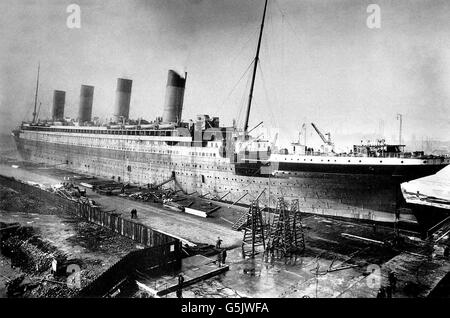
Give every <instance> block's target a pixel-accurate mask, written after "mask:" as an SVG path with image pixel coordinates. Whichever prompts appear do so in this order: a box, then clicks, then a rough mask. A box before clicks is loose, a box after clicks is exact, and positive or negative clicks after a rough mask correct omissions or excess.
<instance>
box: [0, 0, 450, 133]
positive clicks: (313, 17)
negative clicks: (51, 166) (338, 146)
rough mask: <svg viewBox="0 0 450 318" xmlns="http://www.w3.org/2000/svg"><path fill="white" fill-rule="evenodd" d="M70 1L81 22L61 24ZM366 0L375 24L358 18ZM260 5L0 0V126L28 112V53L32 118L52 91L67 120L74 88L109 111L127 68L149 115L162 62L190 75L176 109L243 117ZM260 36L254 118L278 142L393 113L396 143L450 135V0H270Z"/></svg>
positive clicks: (365, 128)
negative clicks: (274, 130)
mask: <svg viewBox="0 0 450 318" xmlns="http://www.w3.org/2000/svg"><path fill="white" fill-rule="evenodd" d="M71 3H76V4H78V5H79V6H80V7H81V29H69V28H68V27H67V26H66V19H67V17H68V15H69V14H68V13H67V12H66V8H67V6H68V5H69V4H71ZM370 3H376V4H378V5H379V6H380V8H381V28H380V29H369V28H368V27H367V25H366V19H367V17H368V15H369V13H367V12H366V8H367V6H368V5H369V4H370ZM263 5H264V1H263V0H147V1H111V0H108V1H87V0H86V1H74V0H72V1H60V0H58V1H56V0H54V1H50V0H47V1H45V0H36V1H31V0H30V1H24V0H19V1H18V0H1V1H0V12H1V14H0V119H1V124H2V127H1V131H2V132H5V131H8V130H10V129H12V128H13V127H14V126H15V125H17V124H18V123H19V122H20V121H21V120H23V119H25V118H28V119H29V118H31V113H32V107H33V102H34V87H35V77H36V68H37V64H38V61H40V62H41V85H40V93H39V100H40V101H41V102H42V107H41V111H40V117H41V118H44V117H47V116H49V114H50V109H51V103H52V95H53V90H54V89H59V90H65V91H66V92H67V96H66V115H69V116H74V117H76V115H77V112H78V102H79V90H80V85H81V84H87V85H93V86H95V92H94V106H93V116H99V117H102V118H105V117H110V116H111V114H112V107H113V103H114V92H115V88H116V87H115V86H116V79H117V78H118V77H127V78H130V79H133V91H132V98H131V111H130V116H131V117H132V118H137V117H144V118H146V119H154V118H155V117H156V116H161V114H162V107H163V103H164V91H165V84H166V80H167V71H168V69H171V68H172V69H175V70H178V71H180V72H184V71H187V72H188V80H187V88H186V95H185V105H184V112H183V118H185V119H189V118H192V117H193V116H195V115H196V114H204V113H207V114H211V115H214V116H219V117H220V118H221V121H222V123H224V124H227V125H229V124H231V121H232V119H233V118H237V119H238V120H239V122H240V123H242V119H243V113H244V111H243V108H244V106H245V104H246V101H247V94H248V82H249V80H248V79H249V77H250V72H247V73H245V71H246V69H247V67H248V66H249V64H250V63H251V61H252V58H253V55H254V52H255V49H256V41H257V32H258V28H259V23H260V18H261V15H262V9H263ZM265 31H266V32H265V33H264V38H263V44H262V51H261V71H260V72H258V78H257V81H256V88H255V100H254V106H253V108H252V114H251V121H250V126H252V125H255V124H257V123H258V122H259V121H264V122H265V127H266V128H267V127H279V128H280V132H281V136H280V138H281V139H282V140H283V139H293V138H294V136H295V134H296V130H297V129H298V127H299V126H301V124H302V123H303V122H308V123H309V122H315V123H316V124H317V125H318V126H319V127H320V128H322V130H323V132H327V131H330V132H331V133H332V134H334V135H337V134H338V135H339V134H340V135H342V134H363V133H365V134H368V133H377V132H380V130H382V129H381V127H380V123H381V122H382V123H383V124H382V125H381V126H383V127H384V129H383V130H384V133H385V135H386V137H387V138H388V139H392V138H396V136H397V135H398V121H397V120H396V114H397V113H402V114H404V118H403V122H404V127H403V130H404V135H405V136H406V138H408V139H409V138H411V137H412V135H413V134H414V135H415V138H417V139H420V138H422V137H431V138H438V139H442V140H449V139H450V137H449V135H450V107H449V105H450V1H445V0H443V1H436V0H433V1H431V0H429V1H425V0H422V1H418V0H416V1H414V0H404V1H402V0H395V1H393V0H391V1H376V0H370V1H362V0H360V1H357V0H351V1H344V0H342V1H340V0H277V1H273V0H272V1H271V2H270V5H269V11H268V17H267V23H266V30H265ZM241 77H242V79H241ZM240 79H241V80H240ZM239 80H240V81H239ZM355 136H356V135H355ZM314 138H317V136H315V137H314ZM355 138H359V137H355ZM355 141H357V140H355ZM393 141H396V140H393Z"/></svg>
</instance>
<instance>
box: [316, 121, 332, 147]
mask: <svg viewBox="0 0 450 318" xmlns="http://www.w3.org/2000/svg"><path fill="white" fill-rule="evenodd" d="M311 125H312V126H313V127H314V129H315V130H316V132H317V134H318V135H319V136H320V138H321V139H322V141H323V142H324V144H326V145H329V146H333V143H332V142H331V134H330V133H326V134H325V136H328V138H325V136H324V135H323V134H322V133H321V132H320V130H319V128H317V126H316V125H314V123H311Z"/></svg>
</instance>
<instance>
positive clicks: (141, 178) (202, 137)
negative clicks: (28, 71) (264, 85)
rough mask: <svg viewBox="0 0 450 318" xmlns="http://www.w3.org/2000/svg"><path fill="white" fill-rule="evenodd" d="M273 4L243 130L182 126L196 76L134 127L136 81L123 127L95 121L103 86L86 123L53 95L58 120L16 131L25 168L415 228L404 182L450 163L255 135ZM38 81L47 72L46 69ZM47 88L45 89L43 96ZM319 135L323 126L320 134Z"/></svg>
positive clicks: (121, 88) (122, 110) (380, 145)
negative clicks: (257, 88)
mask: <svg viewBox="0 0 450 318" xmlns="http://www.w3.org/2000/svg"><path fill="white" fill-rule="evenodd" d="M266 8H267V1H266V2H265V5H264V13H263V16H262V23H261V27H260V33H259V38H258V45H257V49H256V55H255V58H254V61H253V73H252V82H251V87H250V93H249V98H248V104H247V108H246V114H245V115H246V116H245V124H244V126H243V127H242V128H236V127H235V125H233V127H222V126H220V124H219V118H218V117H211V116H208V115H199V116H197V117H196V118H195V120H189V121H183V120H182V110H183V97H184V90H185V86H186V79H187V74H184V75H180V74H178V73H176V72H175V71H172V70H170V71H169V74H168V81H167V86H166V96H165V104H164V109H163V112H162V116H161V117H157V118H156V120H153V121H145V120H131V119H129V109H130V96H131V90H132V81H131V80H129V79H122V78H119V79H118V80H117V90H116V102H115V105H114V120H112V121H111V122H108V123H99V122H97V121H93V120H92V118H91V117H92V104H93V96H94V87H92V86H87V85H82V86H81V93H80V104H79V115H78V119H77V120H67V119H65V118H64V106H65V92H64V91H54V98H53V111H52V119H51V120H44V121H41V120H39V121H38V120H37V118H36V98H35V105H34V113H33V120H32V121H30V122H23V123H22V124H21V125H20V127H18V128H17V129H15V130H14V131H13V135H14V138H15V141H16V144H17V148H18V151H19V153H20V154H21V156H22V157H23V159H24V160H29V161H34V162H42V163H46V164H49V165H57V166H58V167H59V168H61V169H68V170H72V171H78V172H83V173H86V174H90V175H95V176H102V177H107V178H112V179H115V180H117V181H120V182H130V183H136V184H142V185H147V184H153V185H157V184H161V183H164V182H165V181H168V180H174V181H175V183H174V184H175V186H177V187H179V188H180V189H182V190H183V191H185V192H187V193H194V192H197V193H199V194H202V195H203V196H204V197H208V198H210V199H217V200H222V201H227V202H233V203H237V204H247V205H248V204H250V202H252V201H253V200H255V199H256V198H258V199H259V202H260V204H261V205H265V206H267V207H269V208H270V207H274V205H275V203H276V198H277V197H281V196H283V197H284V198H285V199H287V200H290V199H298V200H299V202H300V209H301V211H303V212H308V213H317V214H322V215H331V216H338V217H348V218H358V219H367V220H373V221H382V222H394V221H395V220H398V219H399V217H400V218H401V219H402V220H404V221H411V222H416V218H415V216H414V214H413V213H408V212H404V211H403V213H401V214H400V215H399V211H401V210H402V205H403V204H404V199H403V196H402V194H401V189H400V184H401V183H403V182H406V181H409V180H413V179H416V178H420V177H424V176H428V175H431V174H435V173H436V172H438V171H439V170H441V169H443V168H444V167H445V166H447V165H448V164H450V159H449V158H448V157H436V156H427V155H425V154H424V153H423V152H412V153H411V152H405V151H404V145H390V144H386V143H385V142H384V141H378V142H376V143H372V144H360V145H355V146H354V147H353V149H352V150H351V151H350V152H348V153H336V152H335V151H334V147H333V146H334V145H333V143H332V142H331V140H329V139H328V140H327V139H326V138H325V137H324V136H323V135H322V134H321V133H320V131H319V130H318V129H317V132H318V133H319V134H320V135H321V137H322V139H323V141H324V146H323V147H322V148H321V149H316V150H314V149H312V148H310V147H307V146H306V145H304V144H301V143H300V142H296V143H293V144H292V145H291V146H290V147H289V148H285V149H278V148H277V146H276V145H275V144H274V143H273V142H270V141H268V140H262V139H259V138H257V137H253V136H252V135H251V132H252V129H249V127H248V123H249V117H250V111H251V106H252V97H253V87H254V82H255V76H256V70H257V67H258V62H259V51H260V45H261V38H262V36H263V29H264V22H265V16H266ZM38 81H39V71H38ZM37 89H38V85H37V86H36V96H37ZM315 128H316V127H315Z"/></svg>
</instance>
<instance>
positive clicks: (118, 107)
mask: <svg viewBox="0 0 450 318" xmlns="http://www.w3.org/2000/svg"><path fill="white" fill-rule="evenodd" d="M132 85H133V81H132V80H129V79H124V78H118V79H117V88H116V102H115V106H114V118H115V120H116V122H121V121H122V119H125V120H127V119H128V116H129V113H130V99H131V87H132Z"/></svg>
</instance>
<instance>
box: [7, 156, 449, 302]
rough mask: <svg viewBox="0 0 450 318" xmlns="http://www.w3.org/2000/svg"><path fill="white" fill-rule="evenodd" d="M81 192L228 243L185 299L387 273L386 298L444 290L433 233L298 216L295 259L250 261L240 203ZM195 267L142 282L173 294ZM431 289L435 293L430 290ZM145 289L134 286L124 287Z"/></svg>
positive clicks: (197, 237)
mask: <svg viewBox="0 0 450 318" xmlns="http://www.w3.org/2000/svg"><path fill="white" fill-rule="evenodd" d="M16 164H17V165H18V166H19V167H18V168H11V162H8V164H7V165H5V164H3V166H2V174H9V175H10V176H16V177H19V178H21V179H23V180H27V181H34V182H40V183H42V180H46V181H48V182H51V183H57V182H61V181H65V180H67V178H68V177H69V178H72V180H73V177H74V175H76V174H74V173H70V172H66V171H63V170H59V169H57V168H55V167H43V166H40V167H37V166H35V165H30V166H28V167H25V168H23V165H21V164H20V163H16ZM87 195H88V197H89V198H90V199H93V200H95V201H96V202H97V203H98V204H99V205H101V206H102V208H103V209H105V210H108V211H111V210H115V212H117V213H119V214H120V215H121V217H123V218H124V219H128V218H130V210H131V209H132V208H135V209H136V210H137V211H138V221H139V222H141V223H142V224H146V225H148V226H151V227H153V228H155V229H157V230H160V231H162V232H164V233H167V234H169V235H173V236H174V237H176V238H178V239H180V240H182V242H183V243H184V244H188V243H194V244H196V243H203V244H214V243H215V241H216V239H217V237H218V236H219V237H220V238H221V239H222V240H223V245H222V246H223V247H225V248H227V249H228V257H227V259H226V265H227V266H228V267H227V269H228V270H227V271H225V272H224V273H218V275H217V276H214V277H212V278H208V279H205V280H201V281H194V282H193V283H192V284H190V285H189V286H185V287H184V288H183V297H277V298H279V297H377V295H378V294H379V291H380V288H381V287H383V286H385V287H386V286H387V285H389V282H388V275H389V273H393V274H394V275H395V277H396V279H397V284H396V287H397V288H396V290H395V292H394V293H393V294H392V297H396V298H397V297H398V298H402V297H428V296H430V295H433V296H444V297H448V296H449V292H448V290H447V289H445V288H444V290H443V291H442V288H441V286H442V284H443V283H442V282H443V281H444V282H445V281H446V280H447V279H448V277H447V276H448V275H447V274H448V272H449V270H450V260H449V258H448V254H446V253H448V246H449V240H448V235H444V236H441V237H439V241H438V242H437V238H436V237H431V238H430V239H429V240H422V239H420V238H418V237H417V236H416V235H414V233H408V232H403V233H402V235H401V237H400V240H399V241H398V244H396V245H393V241H394V239H395V238H396V235H395V231H394V228H393V227H392V226H385V225H381V224H380V225H373V224H365V223H361V222H354V221H352V222H350V221H347V220H337V219H330V218H326V217H321V216H313V215H304V216H303V219H302V223H303V229H304V233H305V244H306V249H305V251H304V252H303V254H302V255H300V256H298V257H297V259H275V258H272V257H270V255H266V254H263V253H260V254H258V255H257V256H256V257H255V258H254V259H249V258H246V259H243V258H242V255H241V248H240V244H241V242H242V237H243V233H242V232H238V231H234V230H232V229H231V223H233V222H235V221H236V220H237V219H238V218H239V216H240V215H241V213H243V211H244V210H243V209H241V208H239V207H233V208H228V207H227V205H225V204H224V205H223V206H222V207H221V209H220V210H219V211H220V212H218V214H215V213H214V214H213V216H212V217H209V218H202V217H198V216H194V215H189V214H185V213H180V212H176V211H172V210H170V209H167V208H164V207H163V206H161V205H157V204H152V203H148V202H139V201H133V200H130V199H129V198H123V197H119V196H106V195H101V194H98V193H93V192H91V190H89V189H88V190H87ZM7 217H8V218H9V219H11V218H14V216H13V215H8V216H7ZM445 226H446V225H445ZM49 232H51V230H49ZM444 234H445V233H444ZM446 251H447V252H446ZM211 260H212V261H208V262H209V265H208V266H209V267H210V270H211V271H215V269H214V268H217V270H218V267H217V265H216V264H215V263H214V262H213V261H214V260H215V258H214V256H212V257H211ZM194 268H200V267H199V266H194ZM196 270H197V269H195V270H193V269H192V268H190V269H189V268H188V267H184V269H181V270H180V271H178V272H174V273H171V274H164V275H161V276H159V277H153V278H151V279H147V280H144V281H143V282H140V283H141V284H144V285H145V286H147V287H149V288H152V284H153V287H154V286H155V285H156V286H158V283H155V282H162V281H165V284H166V286H168V287H167V288H165V289H167V290H168V291H169V293H167V294H166V293H165V292H162V293H160V295H159V296H162V297H176V296H175V293H173V292H172V291H173V290H172V289H173V288H172V289H170V286H172V285H174V286H175V284H172V285H171V284H170V282H171V281H174V279H175V277H176V275H178V274H179V273H182V274H183V273H184V274H185V275H186V276H187V277H193V279H194V276H195V275H194V276H192V272H195V271H196ZM206 272H208V270H206ZM189 273H190V274H189ZM163 285H164V284H163ZM154 289H155V288H154ZM160 289H161V288H160ZM163 289H164V288H163ZM133 290H134V291H133ZM155 290H158V291H159V292H161V290H159V289H158V288H156V289H155ZM434 290H440V293H439V294H438V295H435V293H433V291H434ZM144 294H145V293H142V291H140V290H139V289H138V288H137V287H136V286H134V287H132V288H130V290H129V293H128V295H134V296H143V295H144ZM150 294H151V293H147V294H146V296H150ZM164 294H165V295H164Z"/></svg>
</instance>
